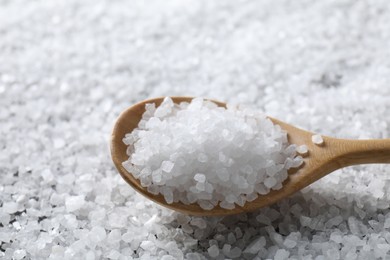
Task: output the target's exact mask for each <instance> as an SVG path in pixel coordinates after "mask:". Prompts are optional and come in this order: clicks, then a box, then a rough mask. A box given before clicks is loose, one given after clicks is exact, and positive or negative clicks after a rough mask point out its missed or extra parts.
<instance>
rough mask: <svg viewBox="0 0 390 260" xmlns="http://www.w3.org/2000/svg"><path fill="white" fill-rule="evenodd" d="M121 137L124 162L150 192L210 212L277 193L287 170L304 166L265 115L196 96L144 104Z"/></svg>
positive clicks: (277, 127)
mask: <svg viewBox="0 0 390 260" xmlns="http://www.w3.org/2000/svg"><path fill="white" fill-rule="evenodd" d="M123 141H124V142H125V144H127V145H129V148H128V155H129V156H130V157H129V159H128V160H127V161H125V162H124V163H123V166H124V167H125V168H126V169H127V171H129V172H130V173H132V174H133V175H134V176H135V177H136V178H137V179H139V180H140V182H141V185H142V186H144V187H147V188H148V191H149V192H150V193H153V194H162V195H163V196H164V197H165V200H166V202H167V203H173V202H178V201H181V202H183V203H185V204H190V203H194V202H197V203H199V205H200V206H201V207H202V208H203V209H208V210H209V209H212V208H213V207H214V206H216V205H217V204H218V203H219V205H220V206H221V207H222V208H226V209H233V208H234V207H235V204H237V205H239V206H243V205H244V204H245V203H246V202H247V201H252V200H254V199H256V198H257V197H258V194H267V193H268V192H270V190H278V189H280V188H282V182H283V181H284V180H285V179H287V177H288V174H287V170H288V169H289V168H291V167H297V166H299V165H300V164H301V163H302V157H300V156H298V157H295V158H294V156H295V151H296V146H295V145H289V144H288V142H287V134H286V133H285V132H283V131H282V130H281V128H280V126H278V125H274V124H273V123H272V122H271V120H269V119H268V118H266V117H265V116H264V115H263V114H261V113H259V112H256V111H254V110H251V109H248V108H239V107H235V106H228V107H227V108H223V107H218V106H217V105H216V104H215V103H212V102H210V101H205V100H203V99H201V98H195V99H193V100H192V101H191V103H187V102H182V103H181V104H180V105H177V104H174V103H173V101H172V99H171V98H165V99H164V101H163V103H162V104H161V105H160V106H159V107H158V108H155V105H154V104H147V105H146V112H145V113H144V114H143V117H142V120H141V121H140V123H139V125H138V128H136V129H135V130H134V131H133V132H132V133H129V134H127V135H126V137H125V138H124V139H123Z"/></svg>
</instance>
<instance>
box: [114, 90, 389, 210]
mask: <svg viewBox="0 0 390 260" xmlns="http://www.w3.org/2000/svg"><path fill="white" fill-rule="evenodd" d="M171 98H172V100H173V102H174V103H176V104H179V103H181V102H191V100H192V99H193V97H171ZM163 100H164V97H160V98H153V99H148V100H144V101H141V102H139V103H137V104H135V105H133V106H131V107H129V108H128V109H126V110H125V111H123V112H122V113H121V114H120V116H119V118H118V119H117V121H116V123H115V126H114V129H113V132H112V136H111V144H110V146H111V156H112V160H113V162H114V165H115V167H116V168H117V170H118V171H119V173H120V174H121V176H122V177H123V179H124V180H125V181H126V182H127V183H128V184H130V185H131V186H132V187H133V188H134V189H135V190H136V191H138V192H139V193H141V194H142V195H144V196H145V197H147V198H148V199H150V200H152V201H154V202H156V203H158V204H160V205H162V206H164V207H167V208H170V209H173V210H176V211H179V212H182V213H184V214H188V215H194V216H223V215H232V214H238V213H243V212H252V211H255V210H257V209H259V208H262V207H265V206H268V205H270V204H273V203H275V202H277V201H279V200H281V199H283V198H286V197H288V196H290V195H292V194H293V193H295V192H297V191H299V190H301V189H303V188H305V187H306V186H308V185H310V184H311V183H313V182H315V181H317V180H318V179H320V178H322V177H324V176H325V175H327V174H329V173H331V172H333V171H335V170H337V169H340V168H343V167H346V166H351V165H356V164H365V163H390V139H375V140H348V139H337V138H332V137H328V136H322V138H323V140H324V142H323V144H321V145H316V144H314V143H313V142H312V139H311V138H312V136H313V135H314V133H312V132H309V131H306V130H302V129H299V128H297V127H295V126H292V125H290V124H287V123H284V122H282V121H280V120H278V119H275V118H272V117H268V118H269V119H270V120H271V121H272V122H273V123H274V124H276V125H279V126H280V127H281V128H282V129H283V130H284V131H286V132H287V138H288V142H289V143H290V144H296V145H298V146H299V145H306V146H307V147H308V150H309V151H308V153H307V154H306V155H305V156H304V158H303V161H304V163H303V164H302V165H301V167H299V168H292V169H290V170H289V171H288V175H289V176H288V178H287V179H286V180H285V181H284V182H283V187H282V188H281V189H280V190H272V191H271V192H269V193H268V194H266V195H259V197H258V198H257V199H255V200H254V201H251V202H247V203H246V204H245V205H244V206H243V207H240V206H238V205H235V208H234V209H224V208H221V207H219V206H215V207H214V208H213V209H211V210H205V209H202V208H201V207H200V206H199V205H198V204H197V203H193V204H190V205H186V204H183V203H180V202H176V203H175V202H174V203H172V204H168V203H167V202H166V201H165V199H164V197H163V196H162V195H161V194H158V195H154V194H151V193H149V192H148V191H147V189H146V188H145V187H142V186H141V184H140V181H139V180H138V179H136V178H134V176H133V175H132V174H131V173H129V172H127V170H126V169H125V168H124V167H123V166H122V162H124V161H126V160H127V159H128V157H129V156H128V155H127V154H126V150H127V146H126V145H125V144H124V143H123V141H122V139H123V138H124V137H125V135H126V134H127V133H130V132H132V131H133V129H135V128H136V127H137V126H138V123H139V121H140V120H141V118H142V114H143V113H144V112H145V104H148V103H154V104H155V105H156V107H157V106H159V105H160V104H161V103H162V101H163ZM209 101H212V102H214V103H216V104H217V105H218V106H222V107H225V106H226V104H225V103H223V102H219V101H215V100H209Z"/></svg>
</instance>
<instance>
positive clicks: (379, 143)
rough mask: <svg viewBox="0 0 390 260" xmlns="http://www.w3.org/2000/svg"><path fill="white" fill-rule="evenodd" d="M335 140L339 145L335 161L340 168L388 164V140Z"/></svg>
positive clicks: (389, 152) (389, 155) (389, 146)
mask: <svg viewBox="0 0 390 260" xmlns="http://www.w3.org/2000/svg"><path fill="white" fill-rule="evenodd" d="M335 140H336V141H337V142H338V144H339V146H338V147H339V151H338V156H337V157H336V160H337V161H338V162H339V164H340V166H341V167H345V166H351V165H356V164H367V163H390V139H375V140H345V139H335Z"/></svg>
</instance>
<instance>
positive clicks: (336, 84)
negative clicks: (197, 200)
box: [0, 0, 390, 260]
mask: <svg viewBox="0 0 390 260" xmlns="http://www.w3.org/2000/svg"><path fill="white" fill-rule="evenodd" d="M0 6H1V8H0V61H1V62H0V104H1V106H2V109H0V134H1V137H0V149H1V151H0V176H1V181H0V223H1V224H0V257H1V258H4V259H11V258H14V259H23V257H25V259H107V258H108V259H132V258H133V259H138V258H141V259H165V260H168V259H183V258H184V259H210V258H217V259H224V258H237V259H266V258H271V259H272V258H275V259H287V258H288V259H356V258H360V259H376V258H380V257H382V258H389V256H390V252H389V251H390V244H389V242H390V232H389V229H388V228H389V227H390V214H389V212H390V211H389V204H390V190H389V185H390V183H389V179H390V169H389V166H388V165H370V166H359V167H351V168H346V169H343V170H340V171H338V172H335V173H332V174H331V175H329V176H327V177H325V178H323V179H321V180H320V181H318V182H317V183H315V184H313V185H311V186H310V187H309V188H307V189H305V190H303V191H302V192H299V193H297V194H295V195H294V196H292V197H291V198H289V199H285V200H283V201H281V202H280V203H278V204H276V205H273V206H271V207H268V208H264V209H262V210H260V211H258V212H255V213H252V214H244V215H239V216H232V217H225V218H222V219H220V218H197V217H188V216H184V215H181V214H177V213H173V212H172V211H169V210H166V209H162V208H161V207H159V206H157V205H155V204H153V203H152V202H149V201H147V200H146V199H144V198H143V197H141V196H140V195H138V194H136V193H135V192H134V191H133V190H132V189H131V188H130V187H129V186H128V185H127V184H126V183H125V182H124V181H123V180H122V179H121V178H120V176H119V174H118V173H117V172H116V170H115V169H114V167H113V165H112V162H111V159H110V156H109V152H108V139H109V136H110V132H111V130H112V129H111V128H112V126H113V123H114V121H115V119H116V117H117V116H118V114H119V113H120V111H122V110H124V109H125V108H127V107H128V106H130V105H132V104H134V103H135V102H137V101H140V100H143V99H145V98H148V97H155V96H162V95H192V96H203V97H208V98H215V99H217V100H221V101H227V102H231V103H245V104H250V105H254V106H256V107H257V108H258V109H259V110H263V111H264V112H265V113H266V114H267V115H270V116H273V117H275V118H279V119H281V120H283V121H286V122H289V123H292V124H294V125H298V126H300V127H302V128H304V129H308V130H310V131H313V132H316V133H321V134H324V135H332V136H337V137H348V138H386V137H387V138H388V137H389V135H390V131H389V127H388V124H389V123H390V102H389V97H390V86H389V85H388V84H389V83H388V82H390V69H389V68H390V48H389V46H388V42H389V40H390V31H389V30H388V24H389V23H390V15H389V14H390V13H389V12H390V7H389V5H388V2H387V1H336V0H334V1H331V0H325V1H321V2H307V1H303V0H299V1H294V2H291V1H272V2H265V1H261V2H260V1H224V2H222V1H220V2H218V1H164V2H161V1H147V2H145V1H131V2H125V1H119V0H118V1H100V0H98V1H90V0H87V1H83V2H79V1H62V0H60V1H56V2H51V1H46V0H41V1H34V2H32V1H21V0H15V1H6V0H0Z"/></svg>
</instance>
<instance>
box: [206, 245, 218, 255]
mask: <svg viewBox="0 0 390 260" xmlns="http://www.w3.org/2000/svg"><path fill="white" fill-rule="evenodd" d="M207 252H208V253H209V256H210V257H213V258H214V257H217V256H218V255H219V249H218V246H216V245H213V246H211V247H209V248H208V249H207Z"/></svg>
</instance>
